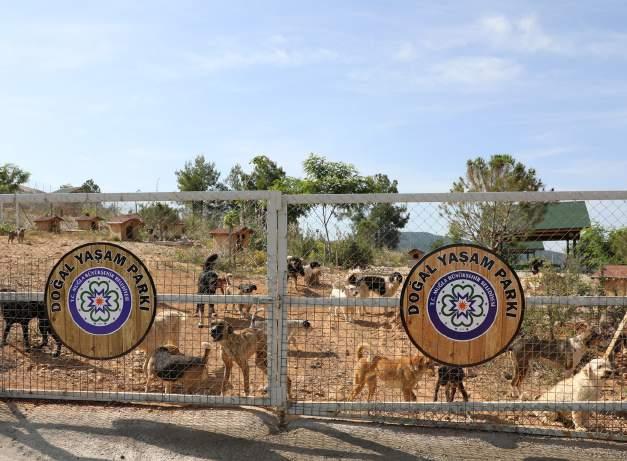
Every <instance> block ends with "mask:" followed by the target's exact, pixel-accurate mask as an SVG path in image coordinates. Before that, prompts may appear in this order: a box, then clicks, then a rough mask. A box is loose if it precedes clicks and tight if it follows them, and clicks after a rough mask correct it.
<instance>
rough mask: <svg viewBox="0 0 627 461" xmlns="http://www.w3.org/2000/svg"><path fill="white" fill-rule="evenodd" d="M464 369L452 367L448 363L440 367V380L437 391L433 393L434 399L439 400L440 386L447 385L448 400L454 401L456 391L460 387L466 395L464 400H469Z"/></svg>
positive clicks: (436, 386)
mask: <svg viewBox="0 0 627 461" xmlns="http://www.w3.org/2000/svg"><path fill="white" fill-rule="evenodd" d="M465 376H466V374H465V373H464V369H463V368H462V367H451V366H448V365H442V366H441V367H440V368H438V382H437V383H436V385H435V392H434V394H433V401H434V402H437V401H438V392H439V390H440V386H446V401H447V402H452V401H453V399H454V398H455V391H457V389H458V388H459V391H460V392H461V393H462V396H463V397H464V402H468V393H467V392H466V389H465V388H464V377H465Z"/></svg>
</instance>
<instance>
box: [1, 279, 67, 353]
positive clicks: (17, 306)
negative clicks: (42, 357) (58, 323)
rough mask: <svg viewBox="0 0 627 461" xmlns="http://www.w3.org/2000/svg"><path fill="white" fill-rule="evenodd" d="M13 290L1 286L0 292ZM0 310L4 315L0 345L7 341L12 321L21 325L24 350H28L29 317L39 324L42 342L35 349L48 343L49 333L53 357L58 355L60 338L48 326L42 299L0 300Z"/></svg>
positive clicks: (29, 347)
mask: <svg viewBox="0 0 627 461" xmlns="http://www.w3.org/2000/svg"><path fill="white" fill-rule="evenodd" d="M14 291H15V290H11V289H7V288H3V289H0V292H4V293H7V292H9V293H10V292H14ZM0 310H2V315H3V316H4V332H3V333H2V342H1V343H0V347H2V346H4V345H5V344H6V343H7V337H8V336H9V332H10V331H11V327H12V326H13V324H14V323H19V324H20V325H22V335H23V336H24V350H25V351H30V350H31V346H30V337H29V332H28V323H29V322H30V320H31V319H34V318H36V319H37V320H38V324H39V333H41V336H42V338H43V339H42V342H41V344H40V345H39V346H35V349H41V348H42V347H44V346H46V345H47V344H48V334H50V335H51V336H52V337H53V338H54V340H55V342H56V346H57V347H56V349H55V351H54V352H53V354H52V356H53V357H58V356H59V355H60V354H61V338H59V337H58V336H57V335H56V333H55V332H54V331H52V329H51V328H50V320H49V319H48V312H47V310H46V305H45V304H44V302H43V301H13V300H11V301H1V302H0Z"/></svg>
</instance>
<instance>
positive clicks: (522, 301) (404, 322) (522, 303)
mask: <svg viewBox="0 0 627 461" xmlns="http://www.w3.org/2000/svg"><path fill="white" fill-rule="evenodd" d="M456 247H470V248H477V249H479V250H481V251H485V252H486V253H488V254H491V255H492V256H496V257H497V258H498V259H499V261H500V262H502V263H503V264H504V265H505V267H507V269H508V270H509V271H510V272H511V273H512V274H513V275H514V278H515V279H516V282H517V283H518V286H519V287H520V294H521V296H520V309H519V311H520V322H519V323H518V327H517V328H516V332H515V333H514V334H513V335H512V337H511V339H510V340H509V341H508V342H507V344H506V345H505V346H504V347H503V348H502V349H501V350H500V351H499V352H497V353H496V354H494V355H493V356H492V357H490V358H487V359H484V360H481V361H479V362H473V363H469V364H466V365H459V364H458V363H450V362H444V361H442V360H440V359H439V358H435V357H433V356H432V355H431V354H429V353H427V352H426V351H425V350H423V348H422V347H420V345H418V343H417V342H416V341H415V340H414V338H413V336H412V335H410V334H409V330H408V328H407V320H406V319H405V315H404V312H403V311H404V309H403V299H404V298H405V292H406V290H407V286H408V285H409V279H410V278H411V276H412V275H413V274H414V272H415V271H416V269H417V268H418V266H420V265H421V264H422V263H423V262H424V261H425V260H426V259H427V258H430V257H431V256H433V255H434V254H436V253H439V252H440V251H442V250H446V249H449V248H456ZM525 308H526V300H525V292H524V290H523V286H522V283H521V282H520V277H518V274H517V273H516V271H515V270H514V269H513V268H512V266H510V264H509V263H508V262H507V261H505V260H504V259H503V258H502V257H501V256H499V255H498V254H496V253H495V252H494V251H492V250H490V249H488V248H485V247H482V246H480V245H477V244H475V243H450V244H448V245H444V246H441V247H439V248H436V249H435V250H433V251H430V252H429V253H427V254H425V255H424V256H423V257H422V258H420V259H419V260H418V262H417V263H416V264H414V267H412V268H411V270H410V271H409V273H408V274H407V277H405V283H403V288H402V289H401V295H400V298H399V310H400V317H401V324H402V325H403V329H404V330H405V334H406V335H407V337H408V338H409V340H410V341H411V343H412V344H413V345H414V346H415V347H416V348H417V349H418V350H419V351H420V352H421V353H422V354H424V355H425V356H427V357H429V358H430V359H432V360H435V361H436V362H437V363H440V364H442V365H447V366H452V367H460V368H468V367H476V366H478V365H482V364H484V363H487V362H489V361H490V360H494V359H495V358H497V357H498V356H500V355H501V354H503V352H507V350H508V349H509V346H510V345H511V344H512V343H513V342H514V340H515V339H516V337H517V336H518V334H519V333H520V329H521V328H522V324H523V320H524V318H525ZM449 339H450V338H449ZM466 342H467V341H466Z"/></svg>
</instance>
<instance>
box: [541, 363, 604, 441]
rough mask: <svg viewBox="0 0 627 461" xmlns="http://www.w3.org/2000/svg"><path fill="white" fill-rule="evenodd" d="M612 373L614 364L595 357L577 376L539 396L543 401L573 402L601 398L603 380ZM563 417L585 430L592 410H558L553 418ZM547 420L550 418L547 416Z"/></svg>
mask: <svg viewBox="0 0 627 461" xmlns="http://www.w3.org/2000/svg"><path fill="white" fill-rule="evenodd" d="M611 374H612V365H611V363H610V361H609V360H607V359H593V360H591V361H590V362H589V363H588V364H586V365H585V366H584V367H583V368H582V369H581V370H580V371H579V373H577V374H576V375H575V376H573V377H570V378H567V379H564V380H562V381H560V382H559V383H557V384H556V385H555V386H553V387H552V388H551V389H549V390H548V391H547V392H545V393H544V394H542V395H541V396H540V397H538V400H539V401H541V402H572V401H594V400H599V395H600V391H601V389H602V387H603V380H604V379H607V378H609V377H610V376H611ZM558 417H561V418H562V419H566V420H567V421H569V420H570V419H571V418H572V422H573V423H574V425H575V429H576V430H578V431H585V430H586V429H587V427H588V420H589V418H590V412H587V411H573V412H570V415H569V412H567V411H558V412H556V413H554V414H553V419H554V420H555V419H557V418H558ZM544 419H545V421H546V420H548V419H550V418H548V417H546V416H545V418H544Z"/></svg>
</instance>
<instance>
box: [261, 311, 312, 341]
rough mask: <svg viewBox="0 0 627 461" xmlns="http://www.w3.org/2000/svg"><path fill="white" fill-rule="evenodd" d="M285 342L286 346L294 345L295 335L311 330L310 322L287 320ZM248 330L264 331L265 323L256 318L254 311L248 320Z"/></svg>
mask: <svg viewBox="0 0 627 461" xmlns="http://www.w3.org/2000/svg"><path fill="white" fill-rule="evenodd" d="M286 326H287V342H288V344H292V345H294V346H295V345H296V334H297V333H298V332H299V331H300V332H303V333H305V334H306V333H307V332H308V331H309V330H310V329H311V322H310V321H309V320H301V319H288V321H287V325H286ZM250 328H257V329H261V330H264V329H265V328H266V321H265V320H264V319H260V318H258V317H257V311H255V312H254V313H253V315H252V317H251V320H250Z"/></svg>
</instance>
